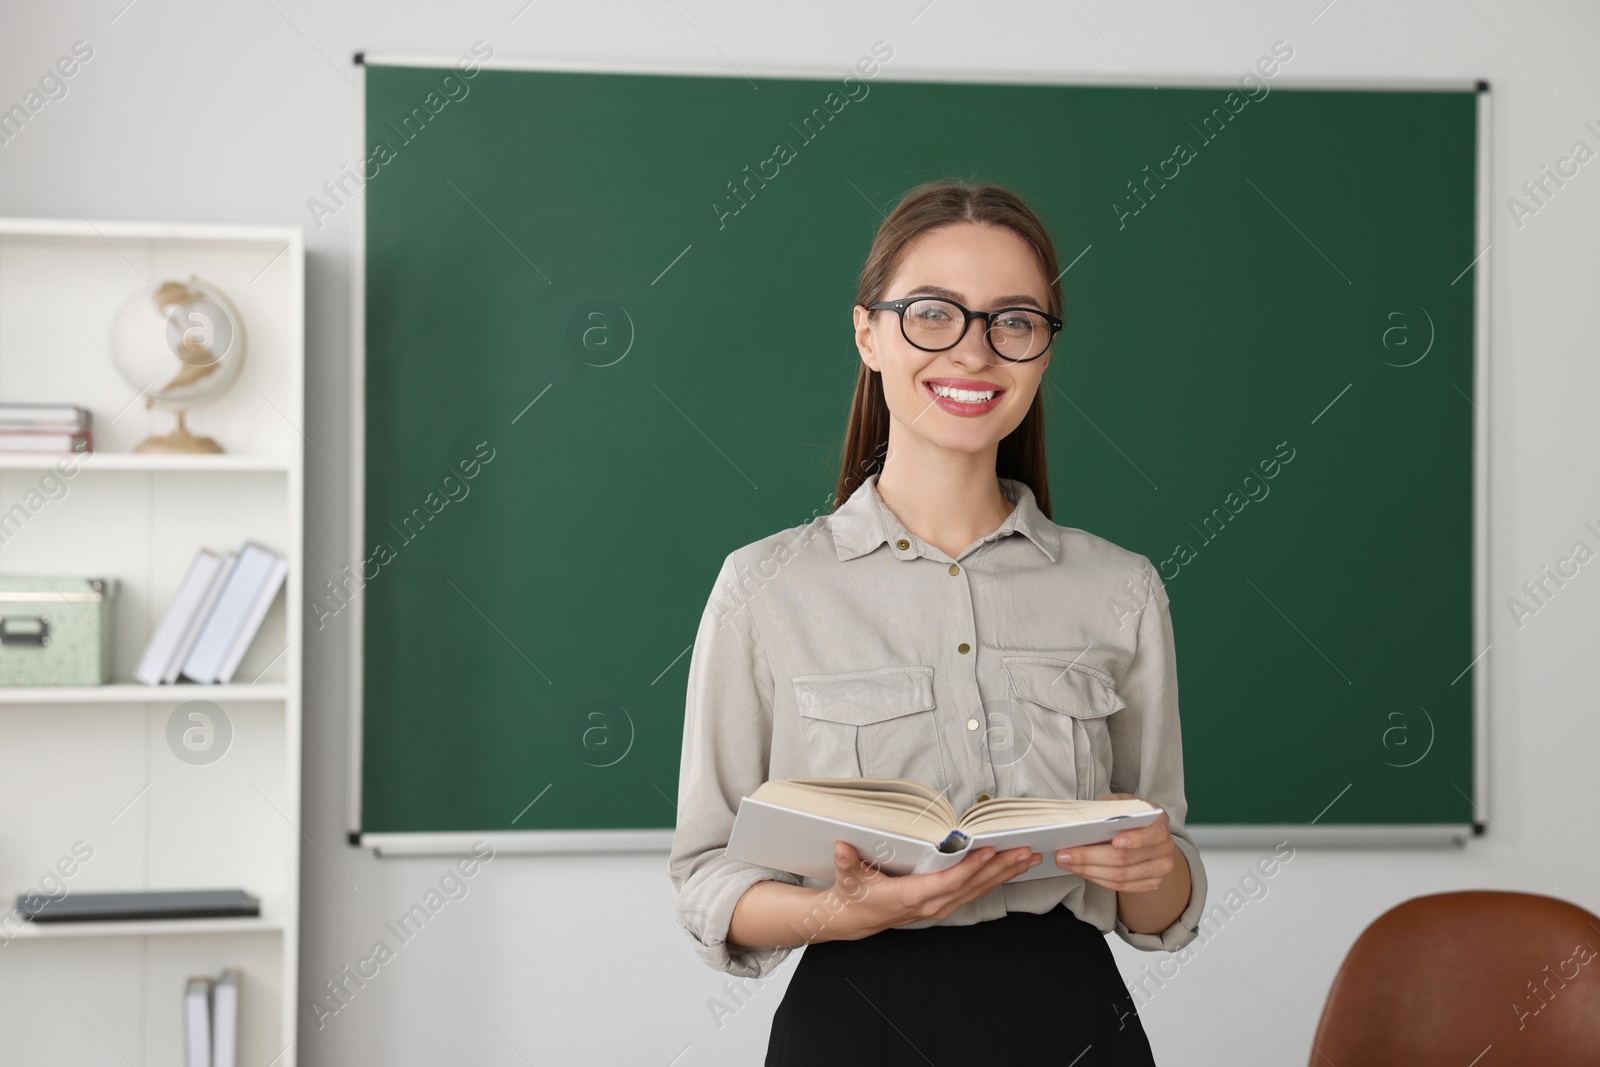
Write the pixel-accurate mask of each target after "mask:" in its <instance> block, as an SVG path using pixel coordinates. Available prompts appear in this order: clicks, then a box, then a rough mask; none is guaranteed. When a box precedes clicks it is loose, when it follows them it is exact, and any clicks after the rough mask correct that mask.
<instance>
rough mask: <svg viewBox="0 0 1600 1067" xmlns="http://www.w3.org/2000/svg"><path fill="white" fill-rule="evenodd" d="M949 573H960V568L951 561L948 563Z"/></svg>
mask: <svg viewBox="0 0 1600 1067" xmlns="http://www.w3.org/2000/svg"><path fill="white" fill-rule="evenodd" d="M950 573H951V574H960V573H961V568H960V567H957V566H956V565H955V564H954V563H952V564H950Z"/></svg>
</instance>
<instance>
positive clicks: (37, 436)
mask: <svg viewBox="0 0 1600 1067" xmlns="http://www.w3.org/2000/svg"><path fill="white" fill-rule="evenodd" d="M93 451H94V437H93V434H92V433H91V431H90V428H89V409H88V408H80V407H75V406H73V405H71V404H0V452H93Z"/></svg>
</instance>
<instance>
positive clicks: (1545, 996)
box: [1311, 890, 1600, 1067]
mask: <svg viewBox="0 0 1600 1067" xmlns="http://www.w3.org/2000/svg"><path fill="white" fill-rule="evenodd" d="M1434 1064H1438V1065H1440V1067H1445V1065H1448V1067H1505V1065H1507V1064H1529V1065H1536V1067H1568V1065H1571V1067H1578V1065H1583V1067H1594V1065H1596V1064H1600V918H1596V917H1595V916H1594V915H1591V914H1590V913H1589V912H1587V911H1585V910H1584V909H1582V908H1580V907H1578V906H1577V905H1576V904H1569V903H1568V902H1567V901H1564V900H1558V899H1557V898H1555V897H1547V896H1541V895H1539V894H1536V893H1505V892H1498V891H1492V890H1469V891H1465V892H1458V893H1435V894H1432V895H1429V896H1421V897H1414V898H1412V899H1411V900H1408V901H1406V902H1404V903H1403V904H1399V905H1397V906H1395V907H1393V908H1390V909H1389V910H1388V911H1386V912H1384V913H1383V914H1382V915H1380V916H1378V918H1377V919H1376V920H1375V921H1374V922H1373V923H1372V925H1371V926H1368V927H1367V928H1366V930H1364V931H1363V932H1362V934H1361V936H1360V937H1359V938H1357V939H1356V943H1355V945H1353V946H1352V947H1351V949H1350V953H1349V955H1347V956H1346V957H1345V960H1344V964H1343V965H1342V966H1341V967H1340V968H1339V973H1338V974H1337V975H1335V976H1334V979H1333V988H1332V989H1330V990H1329V991H1328V999H1327V1002H1326V1003H1325V1004H1324V1005H1323V1008H1322V1021H1321V1022H1320V1023H1318V1024H1317V1036H1316V1038H1315V1039H1314V1040H1313V1041H1312V1049H1311V1067H1433V1065H1434Z"/></svg>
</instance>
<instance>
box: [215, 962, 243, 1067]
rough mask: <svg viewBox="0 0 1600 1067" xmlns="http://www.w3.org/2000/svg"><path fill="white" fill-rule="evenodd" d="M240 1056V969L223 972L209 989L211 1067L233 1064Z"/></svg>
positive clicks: (230, 1066) (224, 1066) (231, 1065)
mask: <svg viewBox="0 0 1600 1067" xmlns="http://www.w3.org/2000/svg"><path fill="white" fill-rule="evenodd" d="M238 1057H239V972H238V971H237V970H235V969H234V968H232V967H229V968H228V969H227V970H225V971H223V972H222V975H221V977H219V978H218V979H217V981H216V984H215V985H214V986H213V987H212V990H211V1067H235V1065H236V1063H237V1062H238Z"/></svg>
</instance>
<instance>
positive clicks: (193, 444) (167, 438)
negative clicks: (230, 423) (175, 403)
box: [134, 408, 223, 455]
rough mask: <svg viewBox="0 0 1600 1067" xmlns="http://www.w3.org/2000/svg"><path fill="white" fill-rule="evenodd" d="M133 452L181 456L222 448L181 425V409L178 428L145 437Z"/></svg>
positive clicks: (208, 438) (179, 410) (213, 440)
mask: <svg viewBox="0 0 1600 1067" xmlns="http://www.w3.org/2000/svg"><path fill="white" fill-rule="evenodd" d="M134 451H135V452H164V453H178V454H183V455H195V454H203V453H215V452H222V451H223V447H222V446H221V445H219V444H217V442H216V440H215V439H213V438H210V437H196V436H195V435H194V434H192V433H190V432H189V428H188V427H187V426H185V425H184V424H183V409H182V408H179V409H178V428H177V429H176V430H173V431H172V432H171V433H168V434H161V435H159V436H151V437H146V438H145V439H144V440H143V441H141V442H139V445H138V447H137V448H135V449H134Z"/></svg>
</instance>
